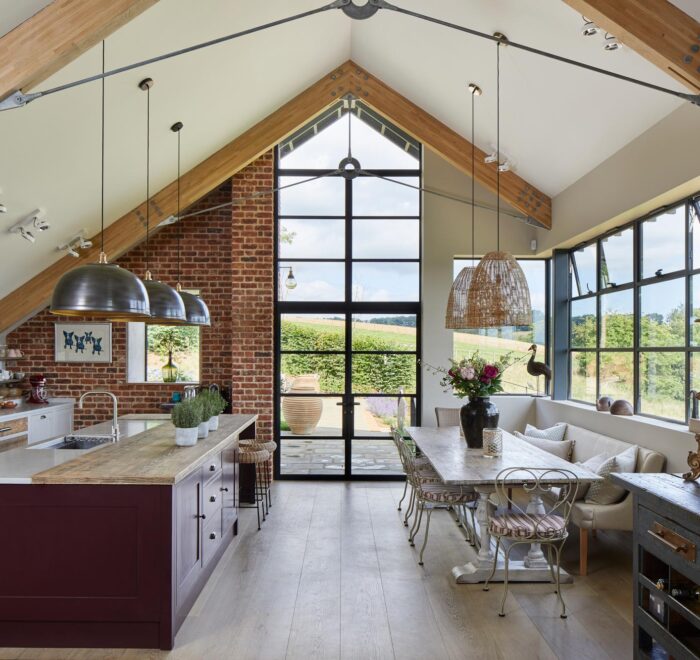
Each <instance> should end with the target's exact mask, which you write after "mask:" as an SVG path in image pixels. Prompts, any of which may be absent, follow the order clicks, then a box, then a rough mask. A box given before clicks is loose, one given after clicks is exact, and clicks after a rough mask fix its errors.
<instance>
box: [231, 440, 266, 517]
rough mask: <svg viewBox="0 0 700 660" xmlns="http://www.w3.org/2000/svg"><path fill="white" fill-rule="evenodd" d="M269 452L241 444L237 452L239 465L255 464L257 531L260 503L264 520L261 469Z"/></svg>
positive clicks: (263, 492) (246, 507) (243, 506)
mask: <svg viewBox="0 0 700 660" xmlns="http://www.w3.org/2000/svg"><path fill="white" fill-rule="evenodd" d="M270 456H271V454H270V452H269V451H268V450H267V449H257V448H253V446H251V445H248V446H245V445H241V446H240V452H239V458H238V460H239V462H240V464H241V465H246V464H247V465H254V466H255V489H254V491H253V492H254V495H255V509H256V511H257V513H258V531H260V505H261V504H262V512H263V521H264V520H265V498H266V495H265V490H264V485H263V480H264V478H265V477H264V475H263V471H266V468H265V466H266V464H267V463H268V461H269V460H270ZM240 506H241V508H243V509H252V508H253V507H252V506H245V505H243V504H241V505H240Z"/></svg>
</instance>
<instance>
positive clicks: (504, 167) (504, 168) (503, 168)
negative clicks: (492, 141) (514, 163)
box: [498, 160, 511, 172]
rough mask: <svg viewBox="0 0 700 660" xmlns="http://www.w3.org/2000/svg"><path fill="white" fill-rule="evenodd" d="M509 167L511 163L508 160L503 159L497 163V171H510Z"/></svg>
mask: <svg viewBox="0 0 700 660" xmlns="http://www.w3.org/2000/svg"><path fill="white" fill-rule="evenodd" d="M510 169H511V164H510V161H509V160H504V161H503V162H502V163H500V164H499V165H498V171H499V172H510Z"/></svg>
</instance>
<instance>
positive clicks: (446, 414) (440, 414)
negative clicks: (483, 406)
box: [435, 407, 460, 427]
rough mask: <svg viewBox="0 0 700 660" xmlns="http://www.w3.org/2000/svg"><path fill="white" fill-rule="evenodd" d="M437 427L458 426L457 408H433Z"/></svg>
mask: <svg viewBox="0 0 700 660" xmlns="http://www.w3.org/2000/svg"><path fill="white" fill-rule="evenodd" d="M435 417H436V419H437V425H438V427H442V426H459V424H460V422H459V408H437V407H436V408H435Z"/></svg>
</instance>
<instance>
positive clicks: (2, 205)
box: [0, 204, 7, 213]
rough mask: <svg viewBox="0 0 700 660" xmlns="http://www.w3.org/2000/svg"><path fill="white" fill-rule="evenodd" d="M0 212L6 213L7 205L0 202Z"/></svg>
mask: <svg viewBox="0 0 700 660" xmlns="http://www.w3.org/2000/svg"><path fill="white" fill-rule="evenodd" d="M0 213H7V206H5V205H4V204H0Z"/></svg>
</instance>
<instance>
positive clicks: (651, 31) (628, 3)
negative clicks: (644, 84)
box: [564, 0, 700, 94]
mask: <svg viewBox="0 0 700 660" xmlns="http://www.w3.org/2000/svg"><path fill="white" fill-rule="evenodd" d="M564 2H566V4H567V5H569V7H571V8H573V9H575V10H576V11H577V12H579V13H580V14H581V15H583V16H585V17H586V18H587V19H589V20H592V21H593V22H594V23H595V24H596V25H597V26H598V27H599V28H602V29H603V30H606V31H607V32H609V33H610V34H612V35H614V36H616V37H617V38H618V39H619V40H620V41H621V42H622V44H623V45H624V46H627V47H629V48H631V49H632V50H634V51H635V52H636V53H638V54H639V55H641V56H642V57H644V58H646V59H647V60H649V61H650V62H652V63H653V64H655V65H656V66H658V67H659V68H660V69H661V70H662V71H664V72H665V73H667V74H669V75H671V76H673V77H674V78H675V79H676V80H678V81H679V82H680V83H682V84H683V85H684V86H685V87H687V88H688V89H690V90H692V91H693V92H695V93H696V94H697V93H699V92H700V23H699V22H698V21H696V20H695V19H694V18H693V17H692V16H688V14H686V13H685V12H683V11H682V10H681V9H679V8H678V7H676V6H675V5H674V4H672V3H671V2H669V1H668V0H624V1H623V2H621V1H620V0H564Z"/></svg>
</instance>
